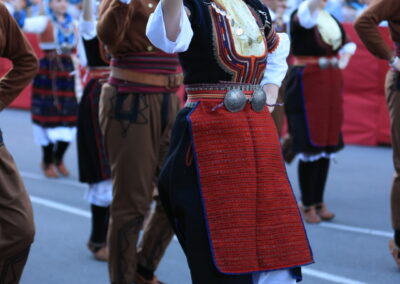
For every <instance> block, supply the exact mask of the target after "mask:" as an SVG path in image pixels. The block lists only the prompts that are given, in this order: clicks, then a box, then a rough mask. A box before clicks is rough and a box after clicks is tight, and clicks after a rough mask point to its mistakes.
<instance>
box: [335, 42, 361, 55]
mask: <svg viewBox="0 0 400 284" xmlns="http://www.w3.org/2000/svg"><path fill="white" fill-rule="evenodd" d="M356 50H357V45H356V44H355V43H354V42H348V43H346V44H345V45H344V46H343V47H342V48H341V49H340V51H339V54H343V53H350V54H351V55H354V53H356Z"/></svg>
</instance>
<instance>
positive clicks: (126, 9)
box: [97, 0, 135, 46]
mask: <svg viewBox="0 0 400 284" xmlns="http://www.w3.org/2000/svg"><path fill="white" fill-rule="evenodd" d="M134 1H135V0H132V1H131V0H103V1H102V2H101V4H100V7H99V19H98V22H97V35H98V36H99V38H100V40H101V41H102V42H103V43H104V44H105V45H112V46H115V45H118V44H119V43H120V42H121V41H122V39H123V38H124V35H125V33H124V32H125V31H126V29H127V27H128V26H129V23H130V21H132V19H131V15H133V10H134V8H133V3H134Z"/></svg>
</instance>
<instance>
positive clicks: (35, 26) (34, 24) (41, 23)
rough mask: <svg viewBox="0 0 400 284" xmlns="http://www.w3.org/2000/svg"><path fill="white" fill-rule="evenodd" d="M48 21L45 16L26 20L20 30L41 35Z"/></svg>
mask: <svg viewBox="0 0 400 284" xmlns="http://www.w3.org/2000/svg"><path fill="white" fill-rule="evenodd" d="M48 21H49V19H48V18H47V16H37V17H31V18H26V19H25V23H24V26H23V28H22V29H23V30H24V32H27V33H33V34H41V33H43V32H44V31H45V29H46V27H47V23H48Z"/></svg>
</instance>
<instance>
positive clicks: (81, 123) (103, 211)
mask: <svg viewBox="0 0 400 284" xmlns="http://www.w3.org/2000/svg"><path fill="white" fill-rule="evenodd" d="M96 15H97V13H96V7H95V3H94V1H93V0H83V9H82V17H81V20H80V24H79V33H80V35H81V36H82V41H83V50H81V52H82V54H81V55H80V57H81V58H83V59H82V61H85V62H86V64H85V65H86V68H87V73H86V75H85V81H88V83H87V84H86V86H85V89H84V91H83V96H82V98H81V101H80V103H79V114H78V135H77V138H78V161H79V180H80V181H81V182H84V183H88V184H89V189H88V191H87V193H86V195H85V197H86V199H87V201H89V203H90V204H91V212H92V230H91V234H90V239H89V242H88V247H89V249H90V250H91V251H92V253H93V255H94V257H95V258H96V259H98V260H103V261H104V260H107V258H108V249H107V231H108V223H109V211H110V204H111V200H112V183H111V170H110V166H109V164H108V161H107V159H106V154H105V151H104V145H103V136H102V134H101V131H100V125H99V101H100V93H101V87H102V82H104V81H106V80H107V78H108V75H109V73H110V68H109V62H108V59H107V55H106V52H105V47H104V45H103V44H102V43H101V42H100V41H99V39H98V37H97V33H96V25H97V20H96Z"/></svg>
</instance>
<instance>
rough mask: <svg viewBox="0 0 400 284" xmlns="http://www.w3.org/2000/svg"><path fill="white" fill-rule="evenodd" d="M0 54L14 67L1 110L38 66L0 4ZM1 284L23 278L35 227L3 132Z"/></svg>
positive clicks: (0, 92)
mask: <svg viewBox="0 0 400 284" xmlns="http://www.w3.org/2000/svg"><path fill="white" fill-rule="evenodd" d="M0 57H4V58H7V59H9V60H10V61H11V62H12V65H13V67H12V69H11V70H10V71H9V72H8V73H7V74H6V75H5V76H3V77H2V78H0V111H2V110H3V109H4V108H5V107H6V106H7V105H8V104H9V103H10V102H11V101H12V100H14V99H15V98H16V97H17V96H18V95H19V93H20V92H21V91H22V90H23V89H24V88H25V87H26V86H27V85H28V84H29V83H30V82H31V80H32V79H33V77H34V76H35V74H36V72H37V68H38V62H37V58H36V55H35V53H34V52H33V49H32V47H31V46H30V44H29V42H28V41H27V40H26V39H25V37H24V35H23V33H22V32H21V30H20V29H19V27H18V24H17V23H16V22H15V21H14V19H13V17H12V16H11V15H10V13H9V12H8V11H7V8H6V7H5V6H4V5H3V4H2V3H0ZM0 228H1V229H0V283H10V284H17V283H19V280H20V278H21V274H22V271H23V269H24V266H25V263H26V260H27V258H28V254H29V249H30V246H31V244H32V242H33V238H34V234H35V227H34V223H33V215H32V205H31V202H30V200H29V196H28V193H27V192H26V189H25V187H24V184H23V182H22V179H21V176H20V175H19V173H18V170H17V167H16V165H15V162H14V160H13V158H12V157H11V155H10V153H9V152H8V151H7V149H6V147H5V145H4V142H3V137H2V135H1V131H0Z"/></svg>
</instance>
